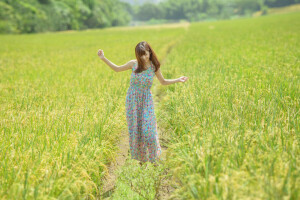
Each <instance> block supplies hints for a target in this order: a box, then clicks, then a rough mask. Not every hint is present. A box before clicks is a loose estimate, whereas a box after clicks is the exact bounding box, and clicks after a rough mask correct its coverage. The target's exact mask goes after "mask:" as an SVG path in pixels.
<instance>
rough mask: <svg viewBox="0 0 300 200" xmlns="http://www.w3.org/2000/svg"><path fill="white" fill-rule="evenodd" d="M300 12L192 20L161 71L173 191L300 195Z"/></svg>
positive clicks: (211, 195) (192, 195) (217, 195)
mask: <svg viewBox="0 0 300 200" xmlns="http://www.w3.org/2000/svg"><path fill="white" fill-rule="evenodd" d="M299 18H300V13H291V14H284V15H273V16H271V15H270V16H264V17H259V18H254V19H240V20H233V21H219V22H213V23H198V24H192V25H191V26H190V30H189V32H188V36H189V37H186V38H185V39H184V40H182V41H181V42H180V43H179V44H177V46H176V48H174V49H173V50H172V51H171V53H170V54H169V55H168V57H167V59H166V62H165V65H164V66H163V71H168V72H171V73H172V75H171V77H177V76H180V75H186V76H188V77H190V79H189V80H188V82H187V83H186V84H175V85H171V86H168V87H165V88H164V92H165V93H166V95H165V97H164V98H163V100H162V101H161V102H160V106H159V107H158V108H157V111H158V112H159V114H158V116H159V120H160V121H161V123H160V125H162V126H164V128H165V129H166V130H172V131H169V134H170V138H169V139H170V142H169V151H170V152H171V155H170V156H169V157H168V162H169V165H170V169H171V170H172V174H173V176H174V177H175V178H176V179H177V187H178V189H177V190H176V193H175V194H174V196H176V197H178V198H179V199H299V189H300V187H299V183H300V179H299V175H300V168H299V166H300V162H299V161H300V157H299V155H300V151H299V132H300V130H299V101H300V95H299V89H300V88H299V86H300V79H299V75H300V63H299V58H300V49H299V44H300V43H299V42H300V41H299V40H300V38H299V34H300V21H299Z"/></svg>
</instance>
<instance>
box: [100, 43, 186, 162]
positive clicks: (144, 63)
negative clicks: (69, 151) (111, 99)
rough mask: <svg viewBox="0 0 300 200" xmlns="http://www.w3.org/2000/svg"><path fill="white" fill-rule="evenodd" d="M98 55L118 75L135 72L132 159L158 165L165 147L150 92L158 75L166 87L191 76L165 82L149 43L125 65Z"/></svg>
mask: <svg viewBox="0 0 300 200" xmlns="http://www.w3.org/2000/svg"><path fill="white" fill-rule="evenodd" d="M98 56H99V57H100V58H101V60H103V61H104V62H105V63H106V64H107V65H108V66H109V67H110V68H111V69H112V70H114V71H116V72H121V71H125V70H129V69H131V70H132V73H131V77H130V86H129V88H128V90H127V95H126V120H127V125H128V132H129V145H130V153H131V158H133V159H136V160H138V161H140V163H141V164H142V163H145V162H147V161H150V162H151V163H155V162H156V161H158V160H159V159H160V155H161V146H160V143H159V140H158V134H157V123H156V116H155V112H154V104H153V98H152V93H151V91H150V89H151V86H152V83H153V77H154V76H155V75H156V77H157V79H158V80H159V82H160V83H161V84H162V85H170V84H173V83H180V82H185V81H187V80H188V77H186V76H181V77H180V78H177V79H164V77H163V75H162V74H161V71H160V62H159V61H158V59H157V57H156V54H155V52H154V51H153V49H152V48H151V46H150V45H149V43H147V42H145V41H142V42H140V43H138V44H137V45H136V47H135V56H136V60H130V61H129V62H127V63H126V64H124V65H121V66H117V65H115V64H114V63H112V62H111V61H109V60H108V59H107V58H105V57H104V52H103V50H101V49H99V50H98Z"/></svg>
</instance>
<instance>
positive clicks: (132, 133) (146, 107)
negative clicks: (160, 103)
mask: <svg viewBox="0 0 300 200" xmlns="http://www.w3.org/2000/svg"><path fill="white" fill-rule="evenodd" d="M136 68H137V62H136V63H135V64H134V66H133V68H132V73H131V77H130V86H129V88H128V90H127V95H126V119H127V125H128V131H129V145H130V153H131V158H132V159H136V160H139V161H141V162H147V161H150V162H152V163H153V162H155V161H157V160H159V159H160V158H159V157H160V155H161V146H160V144H159V140H158V133H157V123H156V117H155V113H154V104H153V98H152V94H151V91H150V88H151V86H152V83H153V77H154V75H155V73H154V70H155V67H154V65H153V63H152V62H151V65H150V67H148V69H147V70H145V71H142V72H140V73H135V72H134V70H136Z"/></svg>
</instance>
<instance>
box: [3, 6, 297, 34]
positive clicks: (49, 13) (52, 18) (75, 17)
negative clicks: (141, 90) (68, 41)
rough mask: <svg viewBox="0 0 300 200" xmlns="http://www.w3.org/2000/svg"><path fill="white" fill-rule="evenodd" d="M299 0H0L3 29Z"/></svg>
mask: <svg viewBox="0 0 300 200" xmlns="http://www.w3.org/2000/svg"><path fill="white" fill-rule="evenodd" d="M299 2H300V0H164V1H161V2H160V3H158V4H152V3H145V4H142V5H136V6H131V5H130V4H128V3H124V2H123V1H122V2H121V1H120V0H0V33H35V32H43V31H60V30H82V29H87V28H103V27H109V26H120V25H128V24H129V22H130V21H131V19H133V20H135V21H148V20H153V19H154V20H188V21H200V20H207V19H228V18H231V17H234V16H241V15H250V14H251V13H253V12H255V11H259V10H261V11H263V13H264V14H266V13H267V8H268V7H279V6H286V5H290V4H294V3H299Z"/></svg>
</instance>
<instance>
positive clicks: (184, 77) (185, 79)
mask: <svg viewBox="0 0 300 200" xmlns="http://www.w3.org/2000/svg"><path fill="white" fill-rule="evenodd" d="M188 79H189V77H186V76H182V77H180V78H178V80H179V82H186V81H187V80H188Z"/></svg>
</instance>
